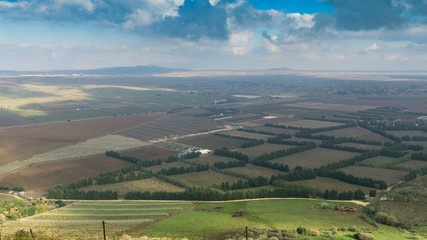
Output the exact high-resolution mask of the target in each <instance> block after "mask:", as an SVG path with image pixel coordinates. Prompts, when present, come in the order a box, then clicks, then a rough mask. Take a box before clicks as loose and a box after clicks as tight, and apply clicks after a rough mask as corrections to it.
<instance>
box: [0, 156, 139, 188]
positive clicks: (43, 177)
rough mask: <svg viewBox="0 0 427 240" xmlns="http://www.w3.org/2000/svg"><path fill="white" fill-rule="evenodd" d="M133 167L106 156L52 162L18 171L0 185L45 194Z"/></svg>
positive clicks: (3, 178) (3, 179) (4, 179)
mask: <svg viewBox="0 0 427 240" xmlns="http://www.w3.org/2000/svg"><path fill="white" fill-rule="evenodd" d="M129 165H131V164H130V163H128V162H125V161H122V160H118V159H115V158H111V157H107V156H105V155H100V156H94V157H87V158H79V159H75V160H67V161H61V162H52V163H48V164H42V165H37V166H32V167H28V168H24V169H21V170H18V171H16V172H14V173H12V174H9V175H7V176H3V177H0V185H4V186H22V187H24V188H25V189H26V191H27V192H34V193H36V194H40V193H44V192H45V191H46V190H47V189H48V188H51V187H54V186H56V185H59V184H67V183H71V182H75V181H77V180H80V179H84V178H87V177H95V176H98V175H99V174H100V173H103V172H108V171H113V170H117V169H120V168H123V167H126V166H129Z"/></svg>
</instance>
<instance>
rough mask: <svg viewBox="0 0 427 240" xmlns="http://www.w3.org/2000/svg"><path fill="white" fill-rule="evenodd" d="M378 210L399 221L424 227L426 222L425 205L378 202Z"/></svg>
mask: <svg viewBox="0 0 427 240" xmlns="http://www.w3.org/2000/svg"><path fill="white" fill-rule="evenodd" d="M378 209H379V210H380V211H382V212H386V213H389V214H392V215H394V216H395V217H397V218H398V219H399V220H400V221H403V222H407V223H412V224H415V225H417V224H420V225H424V223H426V222H427V214H426V212H427V204H420V203H413V202H409V203H408V202H394V201H380V202H379V204H378Z"/></svg>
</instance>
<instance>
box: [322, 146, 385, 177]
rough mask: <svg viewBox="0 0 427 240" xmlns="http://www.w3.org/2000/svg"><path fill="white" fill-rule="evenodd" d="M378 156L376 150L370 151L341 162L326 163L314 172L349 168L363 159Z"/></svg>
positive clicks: (378, 153)
mask: <svg viewBox="0 0 427 240" xmlns="http://www.w3.org/2000/svg"><path fill="white" fill-rule="evenodd" d="M379 155H380V152H379V151H378V150H370V151H367V152H364V153H362V154H361V155H357V156H354V157H352V158H350V159H346V160H342V161H339V162H332V163H328V164H326V165H323V166H321V167H319V168H318V169H316V171H319V172H329V171H334V170H337V169H340V168H344V167H349V166H351V165H354V164H356V163H358V162H361V161H363V160H365V159H368V158H373V157H377V156H379Z"/></svg>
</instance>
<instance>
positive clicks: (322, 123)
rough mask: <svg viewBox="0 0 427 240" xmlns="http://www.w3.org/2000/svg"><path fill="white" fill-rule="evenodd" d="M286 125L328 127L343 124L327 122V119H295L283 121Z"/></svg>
mask: <svg viewBox="0 0 427 240" xmlns="http://www.w3.org/2000/svg"><path fill="white" fill-rule="evenodd" d="M283 125H285V126H289V127H299V128H326V127H336V126H341V125H343V124H342V123H337V122H327V121H317V120H307V119H304V120H296V121H295V120H294V121H292V122H285V123H283Z"/></svg>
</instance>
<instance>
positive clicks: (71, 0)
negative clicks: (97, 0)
mask: <svg viewBox="0 0 427 240" xmlns="http://www.w3.org/2000/svg"><path fill="white" fill-rule="evenodd" d="M55 2H56V4H58V5H59V6H63V5H80V6H81V7H83V8H84V9H85V10H86V11H87V12H93V10H95V4H94V3H93V2H92V0H56V1H55Z"/></svg>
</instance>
